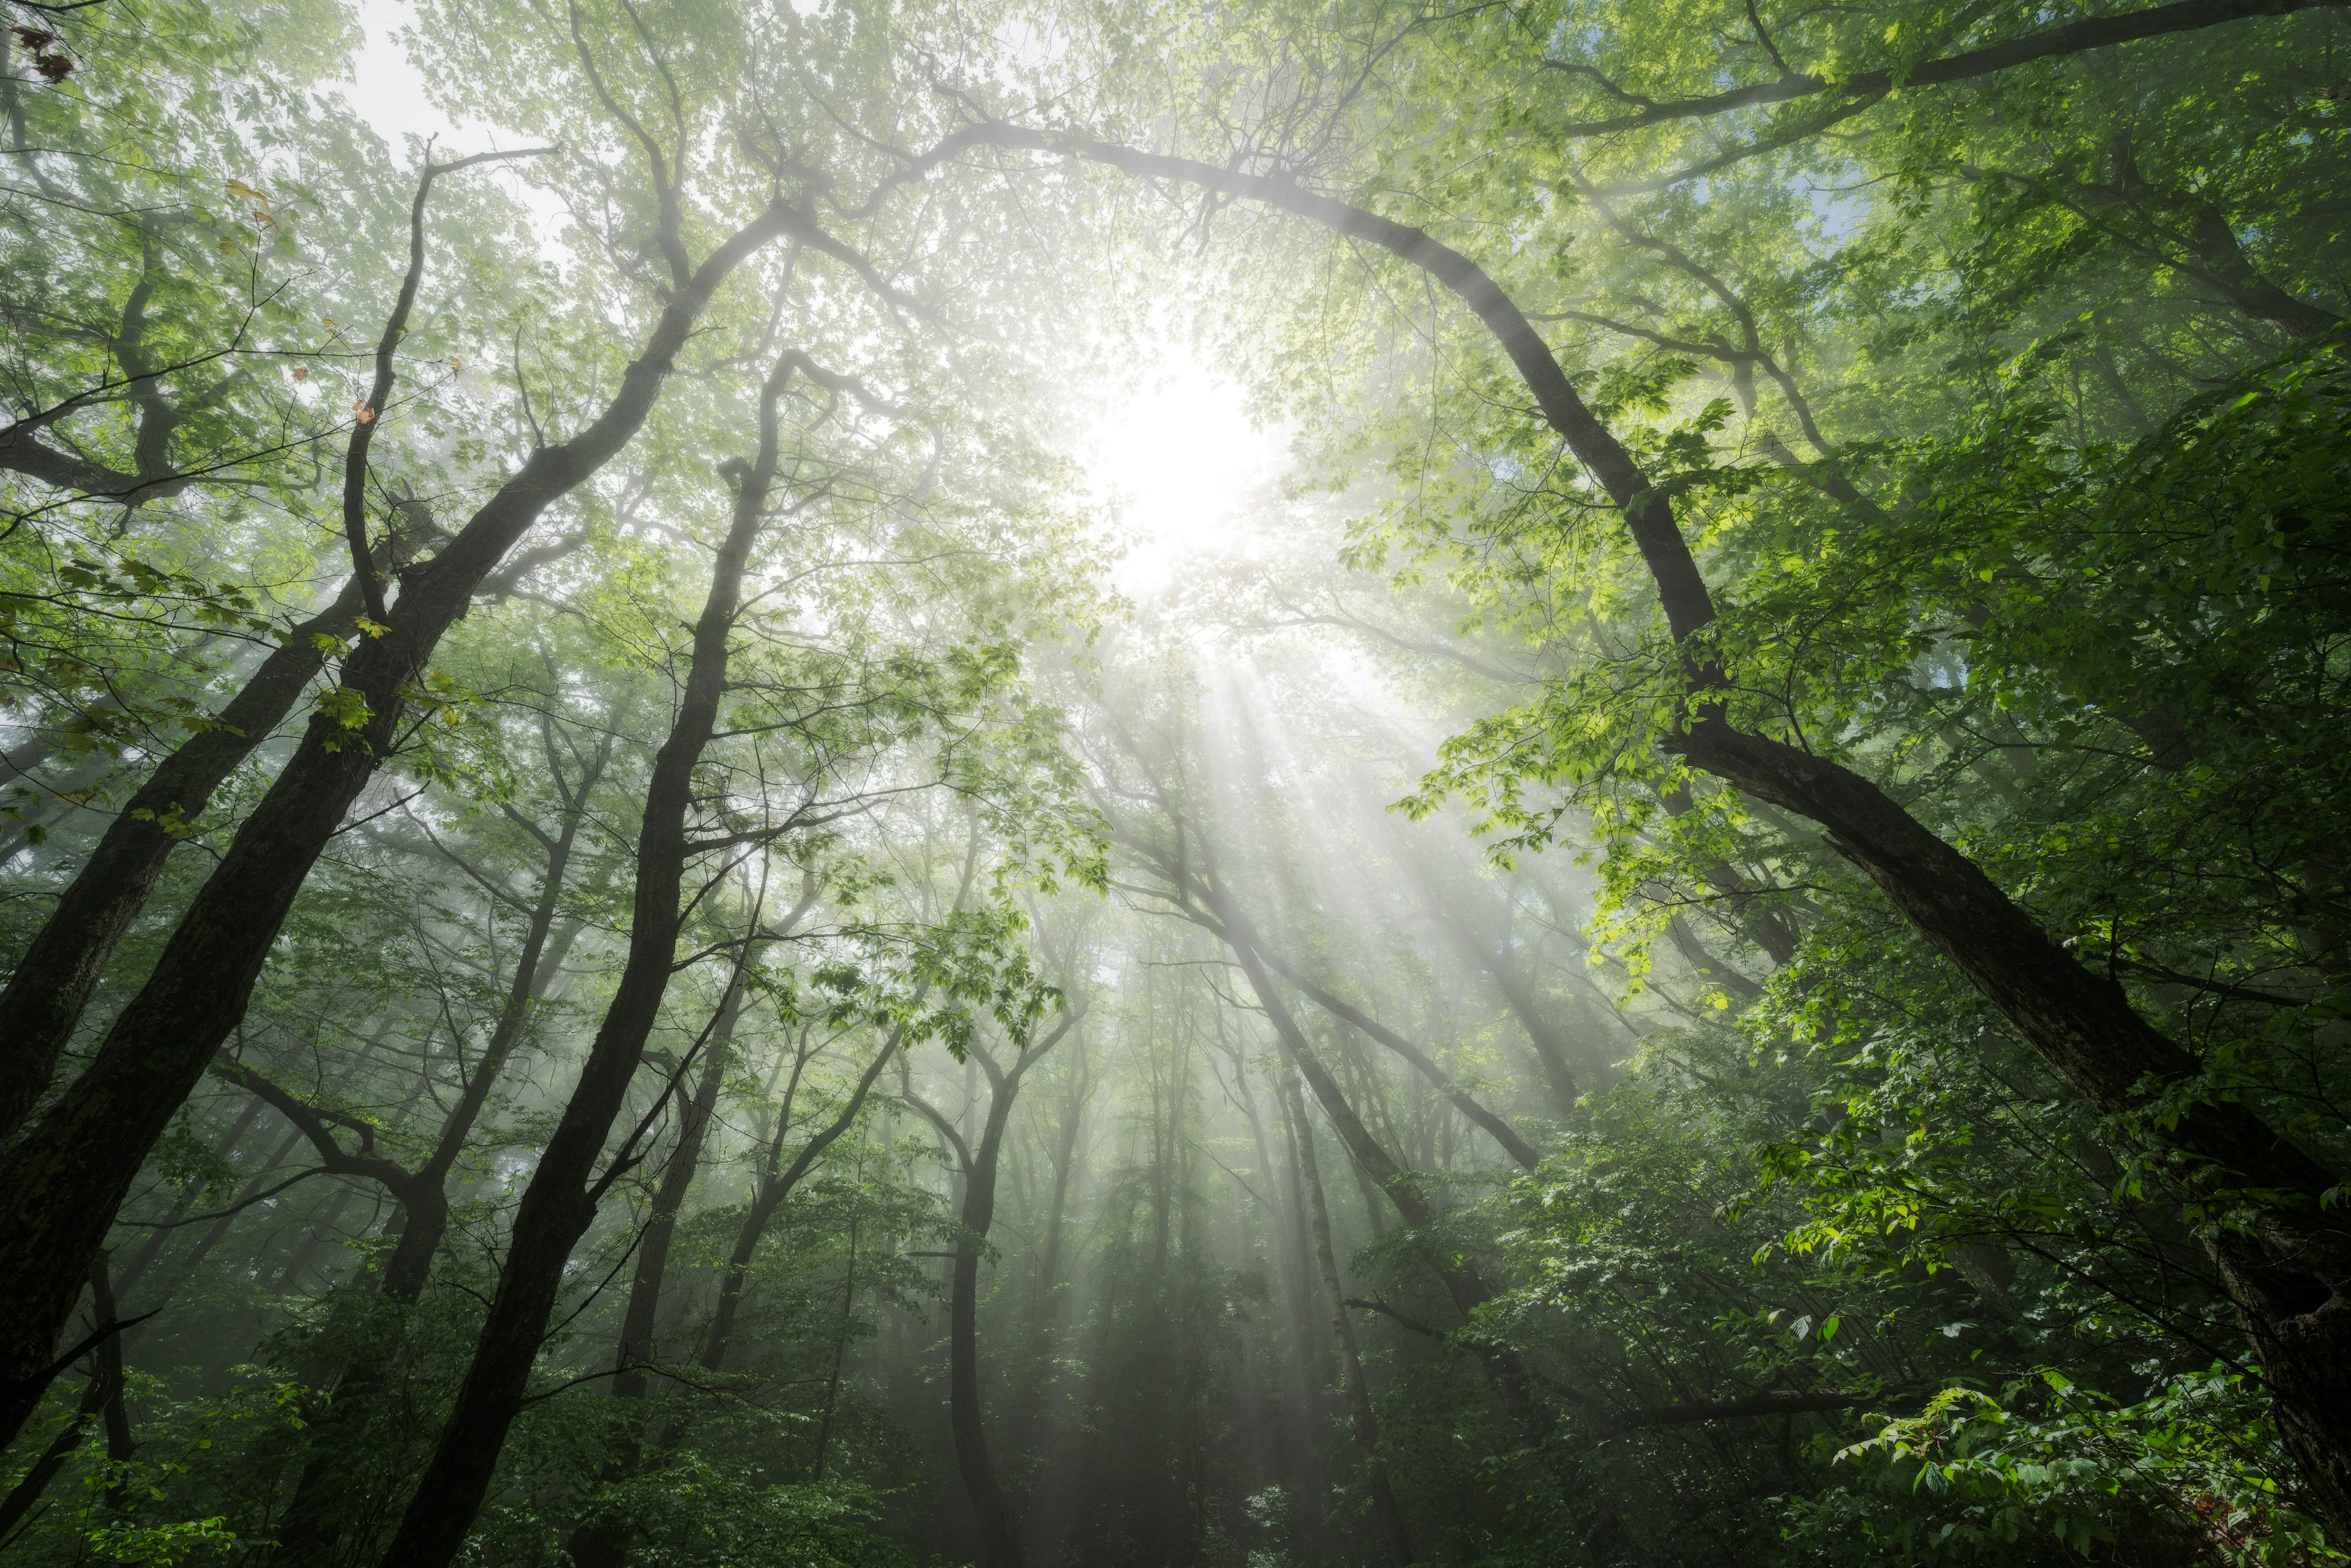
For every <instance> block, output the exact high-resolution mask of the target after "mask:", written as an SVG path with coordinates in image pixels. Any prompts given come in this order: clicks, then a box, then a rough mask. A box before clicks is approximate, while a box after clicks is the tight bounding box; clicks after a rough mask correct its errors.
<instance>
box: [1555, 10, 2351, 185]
mask: <svg viewBox="0 0 2351 1568" xmlns="http://www.w3.org/2000/svg"><path fill="white" fill-rule="evenodd" d="M2341 5H2351V0H2179V3H2177V4H2174V5H2156V6H2152V7H2150V8H2149V9H2147V10H2145V11H2133V12H2130V13H2128V14H2127V15H2125V16H2093V17H2089V18H2087V19H2085V20H2084V21H2079V22H2069V23H2067V24H2066V25H2065V26H2062V27H2047V28H2043V30H2042V31H2040V32H2037V33H2027V34H2025V35H2024V36H2023V37H2019V38H2008V39H2004V40H2002V41H2001V42H2000V43H1997V44H1988V45H1986V46H1984V47H1982V48H1979V49H1968V50H1964V51H1962V52H1961V53H1959V54H1956V55H1947V56H1945V57H1942V58H1941V59H1935V60H1921V61H1918V62H1917V63H1916V64H1913V65H1910V66H1907V67H1892V68H1887V69H1885V70H1875V71H1863V72H1861V73H1860V74H1859V75H1857V76H1850V77H1845V78H1842V79H1840V80H1836V81H1830V80H1827V79H1826V78H1822V77H1816V76H1812V75H1809V74H1804V75H1798V74H1783V75H1782V76H1781V78H1779V79H1778V80H1777V81H1768V82H1759V83H1757V84H1756V85H1754V86H1752V87H1740V88H1732V89H1730V90H1729V91H1728V92H1717V93H1708V94H1706V95H1705V96H1703V97H1699V98H1681V99H1666V100H1663V101H1660V100H1657V99H1648V98H1644V97H1642V96H1641V95H1640V94H1638V93H1633V92H1627V91H1626V90H1625V89H1623V88H1620V87H1618V86H1617V85H1616V84H1615V83H1614V82H1612V81H1610V80H1609V79H1608V78H1606V77H1604V76H1602V75H1601V74H1600V73H1599V72H1598V71H1597V70H1595V69H1593V68H1592V67H1590V66H1588V65H1584V64H1583V63H1581V62H1578V61H1569V60H1545V61H1543V62H1542V64H1543V67H1544V68H1545V69H1548V70H1554V71H1560V72H1562V73H1566V74H1570V75H1575V76H1588V77H1591V78H1593V79H1594V80H1596V81H1598V82H1599V83H1600V85H1601V86H1602V87H1603V88H1604V89H1606V90H1607V91H1608V92H1609V93H1610V94H1612V95H1613V96H1614V97H1616V98H1618V99H1622V100H1623V101H1625V102H1627V103H1632V104H1637V105H1639V106H1640V107H1638V108H1636V109H1635V110H1633V112H1631V113H1629V114H1619V115H1614V116H1611V117H1610V118H1608V119H1606V120H1578V121H1575V122H1574V123H1573V124H1570V125H1565V126H1562V127H1561V128H1560V134H1561V135H1562V136H1570V137H1585V136H1608V135H1613V134H1614V133H1615V132H1617V131H1637V130H1640V129H1641V128H1643V127H1644V126H1650V125H1661V124H1664V123H1665V122H1666V121H1667V120H1704V119H1708V118H1710V117H1712V116H1714V115H1718V114H1729V113H1730V112H1731V111H1732V110H1740V109H1753V108H1756V107H1758V106H1760V105H1762V104H1767V103H1788V102H1791V101H1792V100H1794V99H1802V98H1812V97H1814V96H1817V95H1821V94H1830V95H1834V96H1835V97H1838V98H1868V99H1876V98H1879V97H1882V96H1884V95H1885V94H1886V93H1888V92H1891V91H1893V90H1895V89H1897V88H1906V87H1937V86H1940V85H1941V84H1943V83H1945V82H1955V81H1967V80H1970V79H1972V78H1976V77H1984V76H1992V75H1995V74H1997V73H1998V72H2001V71H2004V70H2009V69H2011V68H2014V67H2017V66H2021V65H2027V64H2030V63H2031V62H2032V61H2034V60H2046V59H2055V58H2059V57H2064V56H2066V55H2078V54H2082V53H2085V51H2087V50H2090V49H2103V48H2110V47H2114V46H2115V45H2116V44H2128V43H2136V42H2137V40H2139V39H2141V38H2155V37H2163V36H2164V35H2166V34H2168V33H2191V32H2197V31H2200V30H2201V29H2203V28H2206V27H2217V26H2224V25H2225V24H2227V23H2230V22H2240V21H2245V20H2248V19H2250V18H2252V17H2255V16H2286V15H2288V14H2290V13H2292V12H2295V11H2311V10H2319V9H2324V8H2329V7H2337V6H2341ZM1751 15H1752V13H1751V12H1750V16H1751ZM1759 37H1760V35H1759ZM1766 47H1767V48H1768V47H1770V46H1769V42H1768V40H1767V41H1766ZM1785 70H1786V68H1785V66H1784V65H1783V66H1782V71H1783V72H1785ZM1685 177H1687V176H1685Z"/></svg>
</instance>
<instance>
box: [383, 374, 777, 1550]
mask: <svg viewBox="0 0 2351 1568" xmlns="http://www.w3.org/2000/svg"><path fill="white" fill-rule="evenodd" d="M790 374H791V368H790V364H789V361H788V362H787V363H786V364H785V365H783V366H780V367H778V370H777V371H776V372H775V373H774V374H772V375H770V376H769V377H768V381H767V383H766V385H764V386H763V387H762V388H761V389H760V406H759V455H758V460H757V461H756V462H755V463H754V464H753V465H751V466H750V468H749V469H748V470H747V471H745V472H743V473H742V474H741V476H740V483H739V486H738V487H737V491H736V495H735V514H734V518H733V521H732V523H731V525H730V526H729V528H728V529H727V533H726V540H725V542H724V543H722V544H721V545H720V546H719V549H718V557H717V560H716V564H715V565H714V566H713V568H712V570H711V581H710V594H709V597H708V598H707V599H706V600H705V601H704V603H703V608H702V615H701V618H700V619H699V620H698V621H697V622H695V629H694V653H693V660H694V663H693V668H692V670H691V672H690V673H689V674H688V675H687V677H686V683H685V692H684V697H683V699H682V700H681V701H680V703H679V704H678V714H677V719H676V721H675V722H674V724H673V725H672V726H671V728H670V733H669V738H668V739H667V740H666V741H664V742H663V744H662V748H661V751H660V753H659V754H658V755H657V756H656V757H655V758H654V761H653V776H652V778H651V779H649V780H648V782H647V784H646V789H645V808H644V825H643V828H642V829H641V830H640V831H639V833H638V838H637V886H636V896H635V899H634V903H633V906H632V912H631V915H632V918H631V925H630V933H629V956H628V961H627V963H626V964H625V965H624V966H623V967H622V971H621V978H620V983H619V985H618V986H617V987H616V988H614V991H613V994H612V1000H611V1005H610V1006H609V1007H608V1008H607V1009H605V1013H604V1021H603V1023H602V1025H601V1027H599V1028H598V1030H597V1031H596V1039H595V1042H594V1043H593V1044H592V1045H591V1046H590V1048H589V1051H588V1060H587V1062H586V1063H585V1064H584V1065H583V1066H582V1067H581V1068H580V1081H579V1082H578V1083H577V1084H576V1085H575V1086H574V1087H573V1089H572V1091H571V1097H570V1098H569V1100H568V1101H567V1102H566V1103H565V1104H564V1107H563V1116H562V1119H561V1120H560V1121H559V1122H558V1123H557V1124H556V1129H555V1133H554V1135H553V1136H551V1137H550V1138H549V1140H548V1145H547V1150H546V1152H545V1154H543V1155H541V1156H540V1158H539V1162H538V1166H537V1168H536V1169H535V1170H533V1171H532V1173H531V1178H530V1183H529V1185H528V1186H526V1187H525V1188H524V1189H523V1195H522V1200H521V1202H520V1203H519V1204H518V1205H517V1207H516V1209H515V1219H514V1229H513V1233H512V1235H511V1237H510V1239H508V1241H507V1257H506V1264H505V1266H504V1267H503V1268H502V1269H501V1270H499V1271H498V1283H497V1290H496V1293H495V1294H494V1295H493V1296H492V1297H491V1299H490V1311H489V1316H488V1318H487V1319H486V1321H485V1322H484V1323H483V1324H482V1330H481V1334H480V1337H479V1338H478V1339H477V1340H476V1341H475V1346H474V1359H473V1364H471V1365H470V1366H469V1367H468V1368H467V1369H466V1372H465V1382H464V1384H463V1385H462V1386H461V1387H460V1388H459V1389H458V1392H457V1402H456V1405H455V1408H454V1409H452V1410H451V1411H450V1413H449V1419H448V1422H447V1424H446V1425H445V1426H444V1427H443V1428H442V1432H441V1441H440V1444H439V1446H438V1447H437V1448H435V1449H434V1454H433V1458H432V1461H431V1462H430V1463H429V1464H428V1465H427V1466H426V1467H425V1469H424V1474H423V1479H421V1480H420V1481H419V1482H418V1485H417V1488H416V1493H415V1496H414V1498H413V1500H411V1501H410V1503H409V1506H408V1511H407V1513H406V1514H405V1515H404V1516H403V1517H402V1520H401V1521H400V1528H399V1530H398V1531H397V1532H396V1533H395V1534H394V1535H393V1537H392V1545H391V1546H390V1547H389V1548H388V1549H387V1550H386V1552H385V1553H384V1556H383V1560H382V1561H383V1564H384V1568H445V1565H446V1564H447V1563H450V1562H451V1561H452V1560H454V1559H455V1557H456V1555H457V1553H458V1552H459V1550H460V1549H461V1548H462V1547H463V1546H464V1545H465V1537H466V1534H467V1533H468V1532H469V1531H471V1530H472V1528H473V1523H474V1516H475V1514H476V1513H478V1512H479V1511H481V1506H482V1500H483V1499H484V1498H485V1497H486V1496H487V1495H488V1493H489V1489H490V1478H491V1476H492V1475H493V1474H494V1473H495V1471H496V1469H497V1462H498V1455H499V1454H500V1453H501V1452H502V1451H503V1450H504V1449H505V1448H506V1440H507V1432H508V1431H509V1430H510V1429H511V1428H512V1427H513V1426H514V1421H515V1417H516V1416H518V1415H520V1414H521V1413H522V1406H523V1396H524V1393H525V1391H526V1389H527V1388H528V1385H529V1383H530V1374H531V1368H532V1366H533V1365H534V1364H536V1363H537V1361H538V1347H539V1343H540V1341H541V1340H542V1339H543V1338H545V1336H546V1333H547V1324H548V1320H549V1317H550V1315H551V1314H552V1313H553V1312H554V1310H555V1302H556V1299H557V1297H558V1295H559V1293H560V1291H561V1289H562V1284H563V1274H564V1270H565V1266H566V1265H567V1264H568V1263H569V1261H570V1259H571V1249H572V1248H573V1247H574V1246H576V1245H577V1244H578V1242H579V1240H580V1237H581V1236H583V1235H584V1234H586V1233H587V1229H588V1227H589V1225H590V1222H591V1221H593V1220H594V1218H595V1217H596V1208H597V1206H598V1204H599V1203H600V1202H601V1200H602V1198H603V1196H604V1192H605V1189H606V1188H607V1187H609V1186H611V1183H612V1182H613V1181H615V1180H617V1179H618V1178H619V1176H621V1174H622V1171H623V1170H624V1169H625V1168H626V1164H627V1162H626V1158H625V1155H622V1156H616V1158H615V1160H614V1161H613V1163H611V1165H610V1166H607V1168H606V1169H605V1171H604V1174H603V1175H602V1176H597V1175H596V1174H595V1172H596V1165H597V1161H598V1159H599V1157H600V1156H601V1155H602V1153H603V1149H604V1144H605V1140H606V1139H607V1138H609V1137H610V1136H611V1130H612V1123H613V1120H614V1118H616V1117H617V1116H619V1114H620V1113H621V1108H622V1105H623V1104H624V1103H626V1102H627V1099H628V1093H629V1085H630V1083H631V1082H632V1081H633V1080H634V1078H635V1077H636V1072H637V1066H638V1063H639V1062H640V1061H642V1060H643V1056H644V1049H645V1041H646V1040H647V1038H648V1037H650V1036H651V1034H652V1033H653V1024H654V1023H655V1021H656V1020H657V1019H658V1018H659V1016H660V1013H661V1004H662V998H663V997H664V995H665V994H666V993H667V991H668V989H669V978H670V971H671V969H672V968H673V967H674V964H675V962H676V957H677V939H678V933H679V930H680V927H681V923H682V918H683V916H682V914H681V911H680V907H679V903H678V899H679V893H680V889H681V887H682V886H683V884H684V875H685V862H686V857H687V853H688V841H687V836H686V813H687V811H688V810H689V808H690V807H691V806H692V804H693V801H694V770H695V766H696V764H698V763H699V762H700V761H701V758H702V753H703V748H704V747H706V746H708V745H709V743H710V737H711V736H712V734H713V733H714V732H715V731H716V727H717V722H718V707H719V701H720V699H721V697H723V696H724V695H725V694H726V655H727V640H728V637H729V636H730V634H731V633H732V632H733V631H734V628H735V620H736V613H737V609H738V607H739V606H740V604H741V601H742V587H743V573H744V570H745V566H746V563H747V560H748V559H749V557H750V553H751V546H752V544H753V542H754V541H755V540H756V539H757V538H758V535H759V530H760V527H761V525H762V523H763V522H764V520H765V514H766V510H767V501H768V488H769V486H771V485H772V484H773V482H774V478H775V473H776V464H777V456H778V450H777V448H778V436H777V413H776V404H777V401H778V399H779V398H780V397H781V396H782V395H783V391H784V386H785V383H786V382H788V381H789V378H790Z"/></svg>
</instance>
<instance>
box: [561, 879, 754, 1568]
mask: <svg viewBox="0 0 2351 1568" xmlns="http://www.w3.org/2000/svg"><path fill="white" fill-rule="evenodd" d="M752 923H753V924H754V925H757V924H758V915H756V914H754V915H753V916H752ZM750 957H751V943H750V938H749V937H748V936H746V937H745V939H744V945H743V948H742V951H741V953H740V955H739V956H738V957H737V962H736V965H735V968H734V971H733V973H731V974H730V975H728V976H727V977H726V994H725V995H724V996H722V997H721V998H719V1000H718V1010H717V1012H716V1015H715V1016H714V1017H713V1019H711V1025H710V1031H709V1033H710V1039H709V1041H708V1043H707V1044H705V1046H704V1047H703V1050H704V1053H705V1054H704V1057H703V1062H702V1077H701V1080H700V1082H697V1083H696V1084H695V1091H694V1098H693V1099H692V1100H690V1101H688V1102H687V1103H686V1106H685V1110H684V1113H683V1114H682V1115H681V1116H680V1117H679V1119H678V1128H677V1141H676V1143H674V1145H671V1147H670V1154H669V1158H668V1160H667V1161H666V1162H664V1165H663V1166H662V1179H661V1185H660V1186H659V1187H657V1188H656V1189H655V1190H654V1193H653V1213H652V1215H650V1216H649V1217H648V1218H647V1219H646V1221H645V1229H644V1234H643V1236H642V1237H640V1238H639V1239H638V1241H637V1264H636V1269H635V1271H634V1272H633V1273H632V1276H631V1278H630V1281H629V1300H628V1304H627V1306H626V1307H625V1308H624V1309H623V1310H622V1314H621V1342H620V1346H619V1352H620V1354H619V1355H618V1357H617V1359H616V1361H615V1365H616V1366H617V1367H618V1368H619V1370H618V1371H617V1372H615V1373H614V1374H613V1375H612V1397H613V1398H614V1399H616V1400H622V1401H625V1403H624V1404H622V1406H620V1408H621V1409H622V1411H624V1412H626V1414H624V1415H623V1416H622V1423H623V1429H622V1435H621V1438H620V1444H619V1447H618V1449H617V1450H616V1451H615V1452H614V1453H613V1455H612V1457H611V1459H610V1460H609V1461H607V1462H606V1464H605V1467H604V1479H605V1481H606V1483H607V1484H610V1483H611V1482H613V1481H617V1480H619V1479H622V1478H623V1477H625V1476H629V1475H632V1474H633V1473H635V1471H636V1469H637V1467H638V1466H639V1465H640V1464H641V1463H643V1454H644V1449H643V1440H642V1439H643V1429H642V1427H641V1425H640V1423H641V1421H642V1419H643V1417H642V1416H641V1414H640V1413H639V1412H640V1409H641V1407H642V1406H643V1403H644V1401H645V1399H646V1398H647V1396H650V1395H651V1394H652V1393H653V1379H652V1378H651V1377H649V1376H647V1375H646V1370H645V1369H646V1368H647V1367H649V1366H650V1365H652V1364H653V1331H654V1322H655V1320H656V1318H657V1317H658V1316H659V1313H660V1310H661V1293H662V1286H663V1284H664V1281H666V1280H667V1278H668V1274H669V1254H670V1245H671V1243H672V1242H673V1241H674V1240H675V1239H676V1237H677V1219H678V1216H679V1214H680V1213H682V1212H683V1211H684V1207H685V1199H686V1195H687V1194H688V1193H689V1192H691V1191H692V1190H693V1187H694V1178H695V1174H696V1173H697V1172H698V1171H699V1170H700V1169H701V1167H702V1145H703V1139H704V1134H705V1133H706V1132H707V1131H708V1129H709V1126H710V1119H711V1117H712V1116H713V1115H714V1114H716V1112H717V1109H718V1091H719V1089H720V1088H721V1087H722V1086H723V1085H724V1084H725V1083H726V1068H727V1065H728V1061H729V1057H730V1054H731V1050H730V1048H731V1047H732V1046H733V1045H734V1042H735V1024H736V1020H737V1019H739V1018H740V1017H741V1016H742V1011H743V974H744V971H745V970H746V969H747V968H748V967H750ZM631 1534H632V1531H631V1530H630V1528H629V1521H627V1520H625V1519H622V1518H619V1517H616V1516H612V1515H605V1516H602V1517H599V1518H596V1519H592V1520H590V1521H588V1522H586V1523H584V1524H582V1525H580V1527H579V1528H578V1529H576V1530H574V1531H572V1532H571V1540H570V1542H569V1552H570V1553H571V1561H572V1563H573V1568H620V1564H621V1563H622V1562H624V1561H625V1560H626V1559H627V1557H628V1551H629V1539H630V1536H631Z"/></svg>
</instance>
